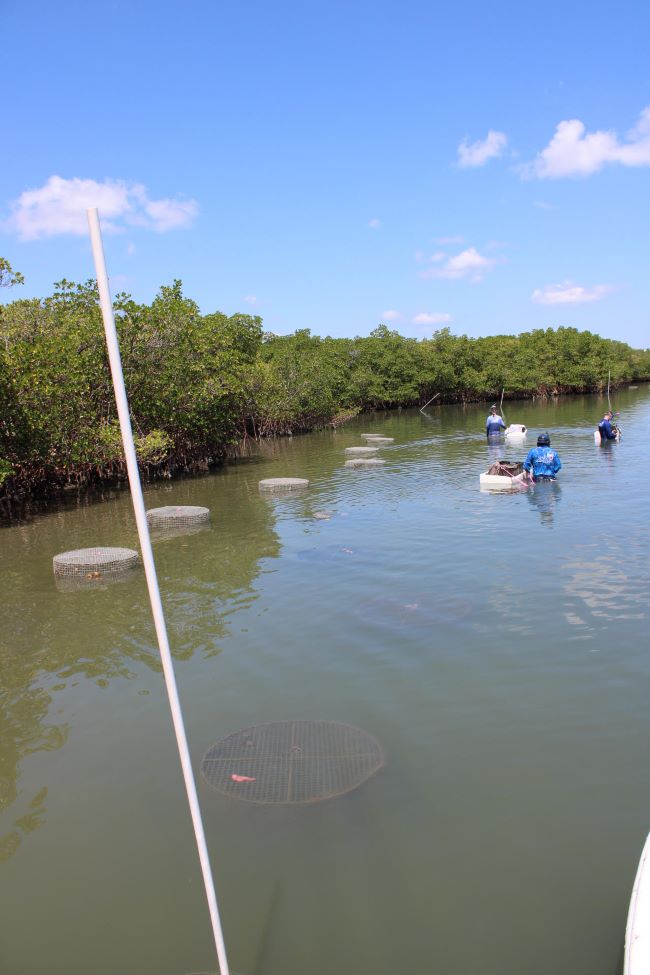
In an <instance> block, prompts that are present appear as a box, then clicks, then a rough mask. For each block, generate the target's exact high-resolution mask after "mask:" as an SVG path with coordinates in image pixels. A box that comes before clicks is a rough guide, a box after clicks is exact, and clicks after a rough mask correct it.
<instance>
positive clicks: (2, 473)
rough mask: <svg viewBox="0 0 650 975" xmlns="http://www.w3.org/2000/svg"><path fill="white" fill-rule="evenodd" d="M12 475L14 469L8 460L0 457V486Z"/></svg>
mask: <svg viewBox="0 0 650 975" xmlns="http://www.w3.org/2000/svg"><path fill="white" fill-rule="evenodd" d="M13 473H14V469H13V467H12V466H11V464H10V463H9V461H8V460H5V459H4V457H0V486H1V485H2V484H4V482H5V481H6V480H7V478H8V477H11V475H12V474H13Z"/></svg>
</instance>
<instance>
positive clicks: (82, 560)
mask: <svg viewBox="0 0 650 975" xmlns="http://www.w3.org/2000/svg"><path fill="white" fill-rule="evenodd" d="M138 561H139V556H138V553H137V552H134V551H133V549H130V548H104V547H99V548H78V549H75V551H73V552H61V554H60V555H55V556H54V558H53V559H52V563H53V565H54V574H55V575H57V576H87V575H88V574H90V573H93V572H99V573H102V574H103V575H108V574H112V573H116V572H124V570H125V569H132V568H134V567H135V566H136V565H137V564H138Z"/></svg>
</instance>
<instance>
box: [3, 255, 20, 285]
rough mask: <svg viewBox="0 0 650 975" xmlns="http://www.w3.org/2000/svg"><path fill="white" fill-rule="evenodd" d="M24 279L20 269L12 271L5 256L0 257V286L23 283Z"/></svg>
mask: <svg viewBox="0 0 650 975" xmlns="http://www.w3.org/2000/svg"><path fill="white" fill-rule="evenodd" d="M24 283H25V279H24V277H23V276H22V274H21V273H20V271H14V269H13V268H12V266H11V264H10V263H9V261H8V260H7V258H6V257H0V288H13V286H14V285H15V284H24Z"/></svg>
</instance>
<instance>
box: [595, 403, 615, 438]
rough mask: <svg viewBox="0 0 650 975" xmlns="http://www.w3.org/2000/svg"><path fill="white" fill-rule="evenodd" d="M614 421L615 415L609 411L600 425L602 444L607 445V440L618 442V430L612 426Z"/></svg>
mask: <svg viewBox="0 0 650 975" xmlns="http://www.w3.org/2000/svg"><path fill="white" fill-rule="evenodd" d="M613 419H614V414H613V413H612V411H611V410H607V411H606V413H605V415H604V416H603V418H602V420H601V421H600V423H599V424H598V433H599V434H600V442H601V443H605V441H606V440H616V438H617V435H618V434H617V430H616V427H615V426H614V425H613V424H612V420H613Z"/></svg>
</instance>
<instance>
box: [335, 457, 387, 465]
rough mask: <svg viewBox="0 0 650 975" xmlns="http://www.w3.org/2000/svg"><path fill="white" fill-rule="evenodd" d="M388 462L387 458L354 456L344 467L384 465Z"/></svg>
mask: <svg viewBox="0 0 650 975" xmlns="http://www.w3.org/2000/svg"><path fill="white" fill-rule="evenodd" d="M385 463H386V461H385V460H380V459H379V457H353V458H352V460H346V461H345V463H344V465H343V466H344V467H382V466H383V465H384V464H385Z"/></svg>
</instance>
